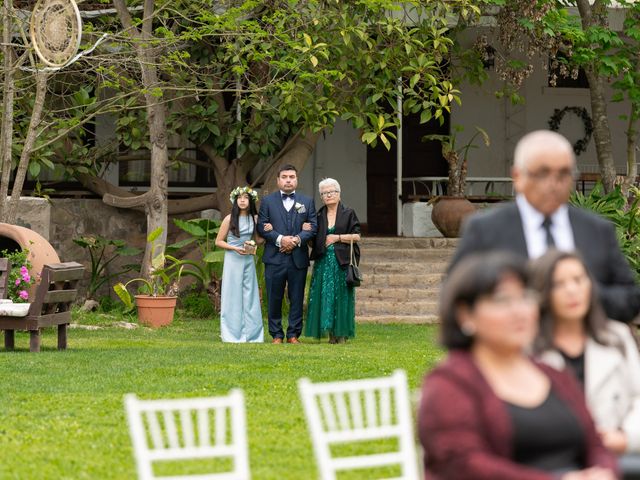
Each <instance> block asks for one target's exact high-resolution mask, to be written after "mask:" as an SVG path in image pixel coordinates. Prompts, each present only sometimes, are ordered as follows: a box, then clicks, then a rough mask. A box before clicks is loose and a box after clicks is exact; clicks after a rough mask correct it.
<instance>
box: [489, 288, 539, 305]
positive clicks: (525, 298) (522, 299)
mask: <svg viewBox="0 0 640 480" xmlns="http://www.w3.org/2000/svg"><path fill="white" fill-rule="evenodd" d="M486 299H487V300H488V301H490V302H491V303H493V304H495V305H498V306H500V307H504V308H510V307H515V306H518V305H526V306H533V305H537V304H538V303H539V302H540V295H539V294H538V292H536V291H535V290H525V291H524V292H522V295H521V296H513V295H506V294H501V293H496V294H494V295H490V296H488V297H486Z"/></svg>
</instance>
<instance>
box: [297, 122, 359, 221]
mask: <svg viewBox="0 0 640 480" xmlns="http://www.w3.org/2000/svg"><path fill="white" fill-rule="evenodd" d="M326 177H331V178H334V179H336V180H337V181H338V183H340V187H341V190H342V195H341V196H342V202H343V203H344V204H345V205H347V206H349V207H351V208H353V209H354V210H355V211H356V213H357V214H358V219H359V220H360V221H361V222H363V223H366V222H367V148H366V146H365V145H364V144H363V143H362V142H361V141H360V138H359V136H358V131H357V130H356V129H354V128H353V127H351V125H349V124H348V123H346V122H342V121H339V122H338V123H337V124H336V125H335V127H334V129H333V132H331V133H327V134H326V135H325V136H324V137H322V138H320V140H319V141H318V144H317V145H316V148H315V150H314V152H313V154H312V155H311V158H309V161H308V162H307V164H306V166H305V168H304V170H303V171H302V172H301V174H300V182H299V188H300V189H301V190H302V191H304V192H305V193H307V194H314V196H315V199H316V207H318V208H319V207H320V206H321V205H322V201H321V200H320V195H318V183H319V182H320V180H322V179H323V178H326Z"/></svg>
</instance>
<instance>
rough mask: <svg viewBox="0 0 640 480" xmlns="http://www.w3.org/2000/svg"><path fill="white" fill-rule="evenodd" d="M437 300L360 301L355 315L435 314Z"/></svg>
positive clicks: (436, 311)
mask: <svg viewBox="0 0 640 480" xmlns="http://www.w3.org/2000/svg"><path fill="white" fill-rule="evenodd" d="M437 313H438V302H437V301H436V300H426V301H425V300H421V301H413V302H402V301H383V300H377V301H375V302H362V303H358V304H356V315H380V314H382V315H395V316H398V315H436V314H437Z"/></svg>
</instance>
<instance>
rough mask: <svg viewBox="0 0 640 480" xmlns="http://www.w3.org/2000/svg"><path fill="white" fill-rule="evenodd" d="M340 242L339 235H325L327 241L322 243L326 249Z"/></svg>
mask: <svg viewBox="0 0 640 480" xmlns="http://www.w3.org/2000/svg"><path fill="white" fill-rule="evenodd" d="M339 241H340V235H336V234H335V233H332V234H330V235H327V239H326V240H325V241H324V246H325V247H328V246H329V245H333V244H334V243H338V242H339Z"/></svg>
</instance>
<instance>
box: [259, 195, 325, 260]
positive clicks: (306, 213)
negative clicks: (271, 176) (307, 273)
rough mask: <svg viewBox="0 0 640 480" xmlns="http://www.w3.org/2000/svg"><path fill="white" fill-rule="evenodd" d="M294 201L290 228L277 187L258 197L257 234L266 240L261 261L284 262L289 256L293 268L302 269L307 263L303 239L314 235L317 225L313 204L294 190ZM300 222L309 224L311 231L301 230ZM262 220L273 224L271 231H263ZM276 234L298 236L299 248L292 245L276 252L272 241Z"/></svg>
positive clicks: (274, 240) (308, 238)
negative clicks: (290, 248)
mask: <svg viewBox="0 0 640 480" xmlns="http://www.w3.org/2000/svg"><path fill="white" fill-rule="evenodd" d="M294 200H295V204H294V206H293V207H292V210H291V213H292V215H293V221H292V225H291V228H289V227H288V225H287V211H286V210H285V208H284V205H283V204H282V196H281V194H280V191H279V190H278V191H276V192H273V193H271V194H269V195H267V196H266V197H263V198H262V202H261V203H260V213H259V215H258V233H259V234H260V236H261V237H263V238H264V239H265V240H266V244H265V247H264V254H263V255H262V261H263V262H264V263H267V264H279V263H284V262H286V261H287V260H288V259H287V257H288V256H289V255H292V256H293V262H294V264H295V266H296V267H298V268H306V267H308V266H309V247H308V246H307V242H308V241H309V240H311V239H312V238H313V237H314V236H315V234H316V231H317V228H318V224H317V219H316V207H315V204H314V201H313V199H312V198H310V197H307V196H306V195H302V194H301V193H298V192H296V194H295V197H294ZM296 207H297V208H296ZM304 222H309V223H311V231H303V230H302V224H303V223H304ZM265 223H270V224H271V225H273V230H271V231H270V232H265V231H264V224H265ZM279 235H283V236H287V235H294V236H295V235H298V236H299V237H300V240H301V243H300V247H297V248H294V249H293V251H292V252H291V253H289V254H287V253H280V249H279V248H278V247H277V246H276V240H277V239H278V236H279Z"/></svg>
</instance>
